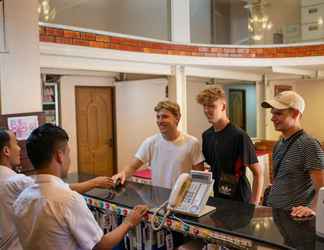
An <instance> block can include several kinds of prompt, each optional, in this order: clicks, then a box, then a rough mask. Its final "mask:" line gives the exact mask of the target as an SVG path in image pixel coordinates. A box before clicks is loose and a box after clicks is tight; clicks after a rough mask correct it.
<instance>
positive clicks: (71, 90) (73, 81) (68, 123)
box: [60, 76, 114, 172]
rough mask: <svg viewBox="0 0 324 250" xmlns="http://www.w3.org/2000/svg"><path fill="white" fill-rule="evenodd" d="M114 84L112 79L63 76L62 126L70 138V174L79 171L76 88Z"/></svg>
mask: <svg viewBox="0 0 324 250" xmlns="http://www.w3.org/2000/svg"><path fill="white" fill-rule="evenodd" d="M113 83H114V79H113V78H110V77H87V76H63V77H62V78H61V86H60V87H61V103H60V105H61V126H62V127H63V128H64V129H65V130H66V132H67V133H68V134H69V136H70V140H69V144H70V148H71V153H70V156H71V168H70V172H77V171H78V154H77V153H78V147H77V131H76V106H75V87H76V86H93V87H95V86H113Z"/></svg>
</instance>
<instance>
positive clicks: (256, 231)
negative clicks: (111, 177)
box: [66, 175, 324, 250]
mask: <svg viewBox="0 0 324 250" xmlns="http://www.w3.org/2000/svg"><path fill="white" fill-rule="evenodd" d="M88 178H89V177H86V176H77V175H71V176H69V178H68V179H67V180H66V181H67V182H70V183H71V182H76V181H84V180H86V179H88ZM169 194H170V190H169V189H165V188H160V187H154V186H151V185H146V184H143V183H136V182H127V183H126V185H125V186H124V187H121V188H119V189H117V190H110V189H93V190H91V191H89V192H87V193H86V194H85V195H84V197H85V200H86V201H87V204H88V205H89V206H90V207H96V208H100V209H103V210H110V211H112V212H114V213H116V214H117V215H127V214H128V213H129V212H130V210H131V209H132V208H133V207H134V206H135V205H138V204H146V205H148V206H149V207H150V208H155V207H158V206H159V205H161V204H162V203H163V202H164V201H166V200H167V199H168V197H169ZM208 205H210V206H214V207H216V210H215V211H213V212H211V213H209V214H207V215H205V216H202V217H200V218H193V217H189V216H180V215H177V217H179V218H180V219H181V221H182V222H180V221H179V220H178V219H176V218H174V217H172V216H170V217H169V218H168V219H167V220H166V222H165V227H166V228H169V229H171V230H174V231H178V232H181V233H183V234H185V235H189V236H192V237H194V238H201V239H204V240H206V241H208V242H211V243H216V244H218V245H224V246H229V247H233V248H234V249H307V250H308V249H318V250H319V249H324V241H323V240H322V239H320V238H317V237H316V235H315V219H314V218H311V219H307V220H294V219H292V218H291V217H290V215H289V213H288V212H287V211H283V210H280V209H277V210H275V209H274V210H273V209H271V208H268V207H255V206H253V205H249V204H244V203H240V202H235V201H229V200H224V199H220V198H210V199H209V201H208ZM151 217H152V214H151V213H148V214H147V215H146V216H145V218H144V220H148V221H149V220H151Z"/></svg>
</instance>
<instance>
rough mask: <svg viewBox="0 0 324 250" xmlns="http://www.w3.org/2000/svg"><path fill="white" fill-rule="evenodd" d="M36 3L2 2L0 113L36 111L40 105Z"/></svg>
mask: <svg viewBox="0 0 324 250" xmlns="http://www.w3.org/2000/svg"><path fill="white" fill-rule="evenodd" d="M37 7H38V1H37V0H29V1H21V0H10V1H5V23H6V32H7V33H6V40H7V48H6V50H7V53H6V54H0V75H1V112H2V113H3V114H10V113H23V112H37V111H41V110H42V106H41V84H40V63H39V38H38V14H37Z"/></svg>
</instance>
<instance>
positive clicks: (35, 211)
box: [13, 175, 103, 250]
mask: <svg viewBox="0 0 324 250" xmlns="http://www.w3.org/2000/svg"><path fill="white" fill-rule="evenodd" d="M33 178H34V180H35V184H33V185H32V186H30V187H28V188H26V189H25V190H24V191H23V192H22V193H21V194H20V195H19V197H18V199H17V200H16V202H15V203H14V205H13V208H14V218H15V223H16V227H17V232H18V235H19V239H20V242H21V244H22V246H23V247H24V249H25V250H43V249H46V250H54V249H55V250H56V249H65V250H72V249H73V250H74V249H92V248H93V247H94V246H95V245H96V244H97V243H98V242H99V241H100V240H101V238H102V237H103V231H102V230H101V228H100V227H99V225H98V224H97V222H96V221H95V218H94V217H93V215H92V213H91V211H90V210H89V209H88V207H87V204H86V202H85V200H84V199H83V198H82V196H81V195H80V194H78V193H77V192H75V191H72V190H71V189H70V188H69V186H68V185H67V184H66V183H64V182H63V181H62V180H61V179H60V178H58V177H56V176H54V175H35V176H33Z"/></svg>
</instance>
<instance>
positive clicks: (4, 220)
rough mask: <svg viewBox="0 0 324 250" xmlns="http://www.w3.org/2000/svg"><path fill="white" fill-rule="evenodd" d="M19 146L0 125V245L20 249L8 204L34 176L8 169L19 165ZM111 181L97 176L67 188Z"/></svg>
mask: <svg viewBox="0 0 324 250" xmlns="http://www.w3.org/2000/svg"><path fill="white" fill-rule="evenodd" d="M20 150H21V149H20V147H19V145H18V143H17V140H16V136H15V135H14V134H13V133H12V132H10V131H8V130H5V129H0V200H1V202H0V249H6V250H20V249H22V247H21V245H20V242H19V239H18V235H17V232H16V227H15V225H14V222H13V214H12V213H13V211H12V205H13V203H14V201H15V200H16V199H17V197H18V195H19V194H20V193H21V192H22V191H23V190H24V189H25V188H27V187H29V186H31V185H32V184H34V180H33V179H32V178H30V177H28V176H26V175H23V174H17V173H16V172H15V171H13V170H12V168H14V167H16V166H19V165H20ZM111 185H112V180H111V178H108V177H103V176H101V177H96V178H94V179H91V180H89V181H86V182H81V183H74V184H71V185H70V188H71V189H72V190H74V191H77V192H79V193H84V192H87V191H89V190H90V189H92V188H95V187H102V188H108V187H111Z"/></svg>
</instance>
